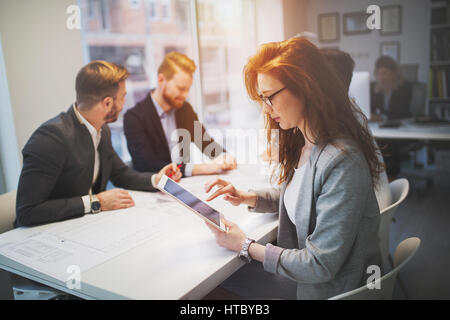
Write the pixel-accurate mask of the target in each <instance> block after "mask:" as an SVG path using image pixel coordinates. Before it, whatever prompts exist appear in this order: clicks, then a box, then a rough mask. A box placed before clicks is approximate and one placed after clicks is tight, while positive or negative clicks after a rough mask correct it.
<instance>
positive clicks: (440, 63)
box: [430, 60, 450, 67]
mask: <svg viewBox="0 0 450 320" xmlns="http://www.w3.org/2000/svg"><path fill="white" fill-rule="evenodd" d="M445 66H450V60H445V61H431V62H430V67H445Z"/></svg>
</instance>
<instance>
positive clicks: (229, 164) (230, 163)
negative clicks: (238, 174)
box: [211, 153, 237, 171]
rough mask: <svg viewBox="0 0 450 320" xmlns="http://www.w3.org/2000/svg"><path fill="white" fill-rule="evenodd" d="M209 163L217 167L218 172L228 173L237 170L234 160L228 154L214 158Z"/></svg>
mask: <svg viewBox="0 0 450 320" xmlns="http://www.w3.org/2000/svg"><path fill="white" fill-rule="evenodd" d="M211 163H213V164H216V165H218V166H217V167H218V168H219V169H220V170H223V171H228V170H234V169H236V168H237V163H236V159H235V158H234V157H233V156H232V155H231V154H228V153H222V154H220V155H219V156H218V157H216V158H214V159H213V160H212V161H211Z"/></svg>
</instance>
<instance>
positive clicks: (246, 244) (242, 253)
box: [239, 238, 255, 263]
mask: <svg viewBox="0 0 450 320" xmlns="http://www.w3.org/2000/svg"><path fill="white" fill-rule="evenodd" d="M253 242H255V240H253V239H250V238H247V239H245V241H244V244H243V245H242V249H241V251H239V258H241V259H242V260H244V261H245V262H246V263H250V262H252V260H253V259H252V257H250V255H249V253H248V248H249V247H250V245H251V244H252V243H253Z"/></svg>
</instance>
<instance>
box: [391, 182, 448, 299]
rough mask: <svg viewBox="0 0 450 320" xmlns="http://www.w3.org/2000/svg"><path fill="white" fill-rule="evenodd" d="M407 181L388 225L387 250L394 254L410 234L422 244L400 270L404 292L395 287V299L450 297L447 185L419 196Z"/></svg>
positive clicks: (416, 189) (414, 187)
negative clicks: (405, 193) (406, 192)
mask: <svg viewBox="0 0 450 320" xmlns="http://www.w3.org/2000/svg"><path fill="white" fill-rule="evenodd" d="M409 180H410V179H409ZM410 183H411V190H410V193H409V195H408V197H407V198H406V199H405V201H404V202H403V203H402V204H401V205H400V207H399V209H398V210H397V212H396V214H395V222H394V223H392V225H391V230H390V252H391V256H392V257H393V254H394V251H395V248H396V247H397V245H398V244H399V243H400V242H401V241H402V240H404V239H406V238H409V237H419V238H420V239H421V247H420V249H419V251H418V252H417V253H416V255H415V257H414V258H413V259H412V260H411V261H410V262H409V264H408V265H406V266H405V267H404V269H402V271H401V272H400V281H401V283H402V284H403V287H404V289H405V293H403V292H402V290H401V289H400V288H399V286H397V287H396V290H395V292H394V299H413V300H415V299H450V188H447V187H437V186H434V187H431V188H428V189H427V190H426V193H425V195H421V194H420V192H419V189H418V188H417V187H416V186H415V183H414V181H411V180H410ZM405 294H406V295H405Z"/></svg>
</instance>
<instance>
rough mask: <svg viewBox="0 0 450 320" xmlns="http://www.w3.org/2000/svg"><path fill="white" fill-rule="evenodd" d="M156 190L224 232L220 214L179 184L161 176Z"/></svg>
mask: <svg viewBox="0 0 450 320" xmlns="http://www.w3.org/2000/svg"><path fill="white" fill-rule="evenodd" d="M158 188H159V189H160V190H161V191H163V192H164V193H167V194H168V195H170V196H172V197H173V198H175V199H176V200H178V201H179V202H180V203H181V204H183V205H184V206H185V207H187V208H188V209H191V211H192V212H194V213H195V214H197V215H198V216H199V217H200V218H202V219H203V220H205V221H206V222H207V223H209V224H210V225H212V226H214V227H215V228H217V229H219V230H221V231H226V229H225V225H224V224H223V221H222V219H221V214H220V212H218V211H217V210H216V209H214V208H212V207H210V206H209V205H208V204H206V203H205V202H204V201H202V200H200V199H199V198H197V197H196V196H195V195H193V194H192V193H191V192H190V191H188V190H186V189H185V188H183V187H182V186H181V185H180V184H178V183H176V182H175V181H173V180H172V179H170V178H169V177H168V176H166V175H163V176H162V177H161V180H160V181H159V183H158Z"/></svg>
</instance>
